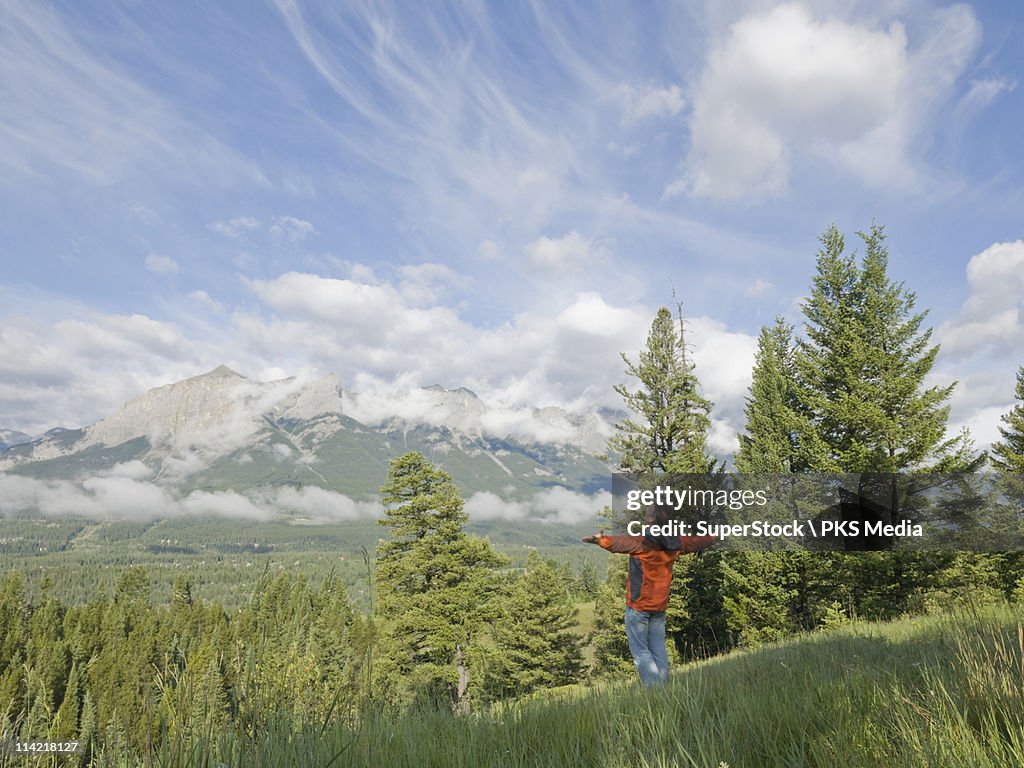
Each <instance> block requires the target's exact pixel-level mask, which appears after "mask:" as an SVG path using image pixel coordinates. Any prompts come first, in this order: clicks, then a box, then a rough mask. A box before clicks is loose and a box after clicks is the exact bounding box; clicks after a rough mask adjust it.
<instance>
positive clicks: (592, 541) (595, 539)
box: [583, 528, 604, 544]
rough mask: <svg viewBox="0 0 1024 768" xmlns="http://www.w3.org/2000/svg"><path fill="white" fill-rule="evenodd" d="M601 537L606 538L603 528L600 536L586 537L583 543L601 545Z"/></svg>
mask: <svg viewBox="0 0 1024 768" xmlns="http://www.w3.org/2000/svg"><path fill="white" fill-rule="evenodd" d="M601 536H604V529H603V528H602V529H601V533H600V535H598V536H584V537H583V541H585V542H586V543H587V544H598V543H599V539H600V538H601Z"/></svg>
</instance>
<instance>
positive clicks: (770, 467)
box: [736, 317, 807, 474]
mask: <svg viewBox="0 0 1024 768" xmlns="http://www.w3.org/2000/svg"><path fill="white" fill-rule="evenodd" d="M746 410H747V426H746V433H745V434H743V435H740V450H739V453H737V454H736V469H737V471H739V472H748V473H763V474H780V473H784V472H798V471H800V470H801V469H803V466H802V464H801V461H800V447H799V443H798V436H799V435H800V434H801V432H803V433H805V434H806V431H807V430H806V429H804V428H802V427H803V420H802V419H801V414H800V411H799V402H798V400H797V391H796V371H795V367H794V363H793V326H791V325H789V324H787V323H786V322H785V320H783V319H782V318H781V317H776V318H775V324H774V325H771V326H767V325H766V326H764V327H762V328H761V334H760V336H759V337H758V340H757V353H756V355H755V356H754V374H753V379H752V381H751V384H750V395H749V396H748V397H747V409H746Z"/></svg>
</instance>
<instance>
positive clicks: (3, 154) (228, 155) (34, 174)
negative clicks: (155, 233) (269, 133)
mask: <svg viewBox="0 0 1024 768" xmlns="http://www.w3.org/2000/svg"><path fill="white" fill-rule="evenodd" d="M0 24H2V26H3V27H4V30H5V31H4V34H3V35H2V36H0V69H2V70H3V71H4V77H3V78H2V79H0V102H2V103H3V105H4V106H3V109H2V110H0V136H2V138H3V140H2V141H0V165H2V166H3V167H5V168H7V170H8V173H7V174H4V175H5V176H6V178H7V181H8V182H9V183H10V182H14V183H19V184H20V183H24V181H25V179H31V180H32V183H34V184H42V183H45V182H46V181H47V180H51V181H52V180H53V179H55V178H56V177H57V176H59V175H67V176H71V177H73V178H74V179H76V180H78V181H85V182H86V183H89V184H92V185H101V186H105V185H110V184H114V183H117V182H121V181H124V180H126V179H128V178H131V179H136V180H137V179H138V178H139V174H140V173H141V174H147V173H148V174H156V175H157V176H158V177H159V178H160V179H161V180H162V182H163V183H165V184H166V183H170V182H172V181H173V182H175V183H178V184H187V185H192V184H195V183H196V182H205V183H211V182H215V183H218V184H219V183H222V182H224V181H234V182H239V181H247V182H250V183H261V182H262V173H261V171H260V170H259V168H258V166H257V165H256V164H254V163H251V162H250V161H249V160H247V159H245V158H244V157H243V156H242V155H241V154H240V153H238V152H237V151H235V150H234V149H233V148H232V147H230V146H228V145H226V144H225V143H224V142H222V141H221V140H219V139H218V138H216V137H214V136H211V135H210V134H209V133H208V132H207V131H205V130H204V129H202V128H201V127H199V126H198V125H196V124H195V123H194V122H192V121H190V120H189V119H188V117H187V116H186V115H184V114H183V113H182V112H181V111H180V110H179V109H178V108H177V107H176V106H175V105H174V104H173V103H172V102H170V101H168V100H167V99H165V98H163V97H162V96H161V95H159V94H158V93H156V92H154V91H153V90H152V89H150V88H147V87H146V86H144V85H143V84H142V83H141V82H140V81H139V80H138V79H137V78H135V77H133V76H132V75H131V74H128V73H126V71H125V69H124V68H123V67H120V66H118V65H117V64H116V63H115V62H114V61H112V60H111V59H110V58H109V57H106V56H104V55H103V54H102V52H101V51H98V50H97V49H96V48H95V47H93V46H90V45H89V44H88V43H87V42H85V41H84V40H83V39H82V38H81V37H80V36H79V35H78V34H76V31H74V30H72V29H71V28H70V27H69V26H68V24H67V23H65V20H64V18H63V17H62V15H61V14H60V13H59V12H58V11H57V9H56V8H54V7H52V6H50V5H47V4H40V3H32V2H23V1H22V0H12V1H11V2H5V3H4V4H3V6H2V8H0Z"/></svg>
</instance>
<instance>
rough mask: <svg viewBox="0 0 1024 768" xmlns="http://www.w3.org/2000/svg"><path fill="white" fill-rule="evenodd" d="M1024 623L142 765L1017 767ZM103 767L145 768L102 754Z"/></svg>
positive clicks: (237, 737)
mask: <svg viewBox="0 0 1024 768" xmlns="http://www.w3.org/2000/svg"><path fill="white" fill-rule="evenodd" d="M1022 622H1024V610H1022V609H1021V608H1020V607H1019V606H1009V605H1005V604H1004V605H1002V606H990V607H985V608H979V609H961V610H958V611H955V612H952V613H943V614H938V615H931V616H924V617H915V618H904V619H900V620H897V621H893V622H886V623H868V622H852V623H849V624H845V625H842V626H839V627H836V628H834V629H830V630H824V631H819V632H815V633H812V634H806V635H801V636H798V637H795V638H792V639H789V640H787V641H785V642H779V643H775V644H770V645H766V646H763V647H761V648H759V649H756V650H751V651H734V652H732V653H730V654H727V655H725V656H721V657H718V658H715V659H711V660H708V661H703V662H696V663H691V664H689V665H686V666H685V667H681V668H679V669H677V670H676V671H675V672H674V673H673V675H672V677H671V680H670V682H669V684H667V685H666V686H664V687H663V688H661V689H655V690H644V689H641V688H640V687H639V686H638V685H637V684H635V683H627V682H617V683H607V684H603V685H601V684H599V685H595V686H593V687H583V686H573V687H568V688H563V689H557V690H554V691H546V692H543V693H540V694H536V695H534V696H533V697H530V698H527V699H524V700H519V701H517V702H514V703H506V704H501V705H497V706H495V707H492V708H490V709H489V710H487V711H484V712H481V713H478V714H474V715H472V716H466V717H456V716H453V715H452V714H450V713H448V712H425V711H419V712H410V713H407V714H404V715H401V716H398V717H395V718H390V717H385V716H378V715H375V714H373V713H372V712H367V713H363V714H362V716H360V717H359V718H352V719H347V718H345V719H332V718H331V717H328V718H325V720H324V721H323V722H322V723H319V724H314V725H312V726H306V727H296V726H295V725H294V724H292V723H290V722H289V721H288V720H287V719H279V720H274V721H272V722H270V723H268V724H265V725H264V726H263V727H262V728H261V729H259V730H258V731H255V732H249V733H245V732H242V731H240V730H231V731H225V732H221V733H209V734H206V735H204V736H200V737H191V738H188V739H184V738H183V739H169V738H168V739H165V740H164V741H162V742H161V743H160V744H159V745H157V746H156V748H155V749H154V751H153V752H152V754H149V755H147V756H145V759H144V761H143V764H145V765H153V766H167V767H168V768H170V767H171V766H175V767H177V768H184V767H185V766H197V767H198V766H203V767H204V768H205V767H207V766H210V767H212V766H221V765H224V766H296V768H300V767H301V768H307V767H309V766H329V765H330V766H384V765H387V766H410V767H412V766H465V767H466V768H478V767H481V766H495V767H497V766H502V767H505V766H531V768H532V767H540V766H552V768H554V767H555V766H559V767H563V766H572V765H578V766H608V767H614V766H643V767H644V768H646V767H648V766H650V767H652V768H653V767H658V768H662V767H664V768H670V767H673V768H674V767H676V766H693V767H694V768H704V767H707V768H723V767H724V766H729V768H747V767H751V768H756V767H758V766H764V767H769V766H807V767H817V766H820V767H821V768H831V767H832V766H851V767H852V766H883V765H884V766H906V767H907V768H918V767H921V768H924V767H925V766H972V767H976V768H981V767H984V766H992V767H993V768H997V767H998V768H1005V767H1006V766H1014V765H1024V624H1022ZM6 764H9V765H13V764H15V763H14V762H13V761H12V760H10V759H9V760H8V762H7V763H6ZM34 764H36V765H43V764H44V763H43V761H36V762H35V763H34ZM96 764H97V765H136V764H138V762H137V761H135V760H126V759H123V758H121V757H120V756H115V755H111V756H109V759H108V757H105V756H103V755H99V756H98V760H97V763H96Z"/></svg>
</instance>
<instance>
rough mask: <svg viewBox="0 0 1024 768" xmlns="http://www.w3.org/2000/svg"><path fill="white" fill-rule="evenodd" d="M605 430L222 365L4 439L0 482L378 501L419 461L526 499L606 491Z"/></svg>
mask: <svg viewBox="0 0 1024 768" xmlns="http://www.w3.org/2000/svg"><path fill="white" fill-rule="evenodd" d="M612 431H613V428H612V426H611V422H610V418H609V417H608V416H607V415H604V414H600V413H592V414H588V415H586V416H579V415H576V414H571V413H569V412H567V411H565V410H563V409H560V408H554V407H547V408H505V407H501V406H496V405H492V404H488V403H485V402H484V401H483V400H481V399H480V398H479V397H478V396H477V395H475V394H474V393H473V392H471V391H470V390H468V389H465V388H458V389H445V388H443V387H440V386H433V387H426V388H414V389H410V390H407V391H405V392H404V393H403V394H402V395H401V396H394V395H393V394H389V395H380V394H373V393H364V394H362V395H360V394H358V393H349V392H344V391H343V390H342V387H341V386H340V384H339V382H338V379H337V377H335V376H334V375H329V376H325V377H323V378H319V379H313V380H306V379H299V378H288V379H283V380H279V381H271V382H257V381H252V380H250V379H248V378H246V377H244V376H241V375H239V374H238V373H236V372H234V371H232V370H231V369H230V368H227V367H225V366H220V367H218V368H216V369H214V370H212V371H210V372H209V373H206V374H203V375H201V376H195V377H192V378H189V379H185V380H183V381H179V382H175V383H173V384H168V385H165V386H162V387H157V388H156V389H152V390H150V391H149V392H146V393H145V394H143V395H141V396H140V397H137V398H135V399H133V400H130V401H128V402H127V403H125V404H124V405H123V406H122V407H121V408H120V409H119V410H118V411H117V412H116V413H114V414H112V415H111V416H109V417H107V418H104V419H102V420H100V421H98V422H96V423H95V424H92V425H91V426H87V427H84V428H81V429H66V430H60V429H58V430H51V431H50V432H48V433H47V434H46V435H44V436H42V437H39V438H36V439H32V438H30V437H29V436H28V435H25V434H23V433H20V432H15V431H13V430H0V472H4V473H7V474H8V475H16V476H25V477H29V478H35V479H37V480H46V481H50V480H62V481H76V482H79V481H85V480H87V479H88V478H90V477H96V476H106V477H109V476H112V475H115V476H116V475H121V476H127V477H145V478H147V479H148V480H150V481H152V482H154V483H158V484H160V485H163V486H166V487H169V488H174V489H175V491H176V492H181V493H189V492H192V491H212V492H216V491H229V490H230V491H238V492H246V491H248V490H251V489H254V488H264V487H275V486H278V487H280V486H291V487H304V486H315V487H318V488H323V489H325V490H329V491H334V492H339V493H343V494H345V495H347V496H348V497H350V498H351V499H355V500H360V499H372V498H374V497H375V496H376V495H377V494H378V492H379V489H380V486H381V484H382V483H383V482H384V480H385V478H386V476H387V465H388V461H389V460H390V459H391V458H394V457H395V456H398V455H401V454H403V453H406V452H408V451H420V452H422V453H423V454H424V455H425V456H426V457H427V458H428V459H429V460H431V461H432V462H433V463H434V464H435V465H436V466H439V467H442V468H444V469H445V470H446V471H448V472H449V473H451V474H452V476H453V477H454V478H455V481H456V483H457V484H458V485H459V487H460V490H461V491H462V492H463V494H464V495H467V496H468V495H470V494H473V493H475V492H490V493H494V494H496V495H499V496H501V497H502V498H505V499H522V498H526V497H528V496H530V495H532V494H536V493H537V492H540V491H544V490H546V489H550V488H555V487H562V488H566V489H568V490H571V491H574V492H577V493H584V494H588V495H589V494H593V493H596V492H598V491H601V490H606V489H608V488H609V487H610V483H611V475H610V472H611V470H610V468H609V466H608V464H607V463H606V461H604V460H602V458H601V454H602V453H603V452H604V451H605V450H606V449H605V446H606V444H607V438H608V436H609V435H610V434H611V433H612Z"/></svg>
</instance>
